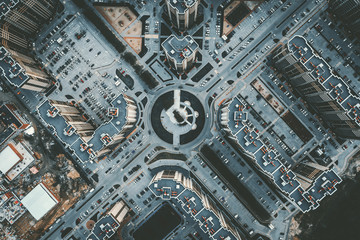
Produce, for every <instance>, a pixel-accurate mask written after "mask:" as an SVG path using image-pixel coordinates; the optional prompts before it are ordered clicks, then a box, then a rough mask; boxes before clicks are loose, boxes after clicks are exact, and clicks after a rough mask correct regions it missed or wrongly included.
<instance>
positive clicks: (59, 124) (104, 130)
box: [37, 94, 127, 162]
mask: <svg viewBox="0 0 360 240" xmlns="http://www.w3.org/2000/svg"><path fill="white" fill-rule="evenodd" d="M111 104H112V107H113V108H114V109H117V114H116V115H112V118H111V120H110V121H108V122H105V123H103V124H102V125H100V126H99V127H98V128H97V129H96V130H95V132H94V134H93V136H92V138H91V139H90V140H89V141H88V142H87V143H85V142H84V141H83V140H82V139H81V138H80V136H79V135H78V134H77V133H76V132H74V133H73V134H65V131H64V130H65V129H68V128H69V127H71V126H70V125H69V124H68V123H67V122H66V120H65V119H64V118H63V117H62V116H61V115H60V114H54V115H52V116H51V115H49V114H48V113H49V112H51V111H54V107H53V106H52V105H51V104H50V102H49V101H45V102H43V103H42V104H41V105H40V106H39V107H38V109H37V110H38V113H39V116H40V117H41V119H42V120H43V121H44V123H45V124H46V125H48V126H51V128H52V129H53V131H54V133H55V134H56V135H57V137H58V138H59V139H60V140H61V141H62V142H63V143H64V144H65V145H67V146H70V147H71V149H73V150H74V154H75V155H76V156H77V157H78V158H79V159H80V160H81V161H82V162H85V161H87V160H89V159H92V158H94V157H95V153H96V152H98V151H100V150H101V149H103V148H104V147H105V146H106V145H107V144H108V142H107V141H105V140H106V139H108V140H109V141H110V142H111V141H112V140H111V138H112V137H113V136H115V135H117V134H119V133H120V132H121V130H122V129H123V126H124V125H125V123H126V107H127V103H126V101H125V99H124V97H123V95H122V94H120V95H119V96H118V97H117V98H115V99H114V100H113V102H112V103H111ZM110 110H111V109H110ZM84 146H89V147H85V148H84ZM90 146H91V147H90Z"/></svg>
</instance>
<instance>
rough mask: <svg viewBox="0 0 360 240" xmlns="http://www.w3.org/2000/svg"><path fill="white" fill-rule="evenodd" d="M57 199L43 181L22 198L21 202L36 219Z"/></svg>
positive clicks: (56, 201)
mask: <svg viewBox="0 0 360 240" xmlns="http://www.w3.org/2000/svg"><path fill="white" fill-rule="evenodd" d="M58 202H59V201H58V200H57V199H56V198H55V196H54V195H53V194H52V193H51V192H50V191H49V190H48V189H47V188H46V186H45V185H44V184H43V183H40V184H38V185H37V186H36V187H35V188H34V189H33V190H31V191H30V192H29V193H28V194H27V195H26V196H25V197H24V198H23V199H22V200H21V203H22V204H23V205H24V207H25V208H26V209H27V210H28V211H29V212H30V214H31V215H32V216H33V217H34V218H35V219H36V220H37V221H38V220H40V219H41V218H42V217H43V216H44V215H45V214H46V213H47V212H48V211H50V210H51V209H52V208H53V207H54V206H55V205H56V204H57V203H58Z"/></svg>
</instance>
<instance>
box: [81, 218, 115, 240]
mask: <svg viewBox="0 0 360 240" xmlns="http://www.w3.org/2000/svg"><path fill="white" fill-rule="evenodd" d="M118 227H119V224H118V222H117V221H116V220H115V219H114V218H113V217H112V216H111V215H106V216H105V217H103V218H101V219H100V220H99V221H97V222H96V223H95V225H94V228H93V229H92V231H91V233H90V235H89V236H88V237H87V238H86V239H87V240H103V239H110V237H111V236H112V235H114V234H115V232H116V229H117V228H118Z"/></svg>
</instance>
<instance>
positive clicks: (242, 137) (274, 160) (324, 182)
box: [227, 97, 341, 212]
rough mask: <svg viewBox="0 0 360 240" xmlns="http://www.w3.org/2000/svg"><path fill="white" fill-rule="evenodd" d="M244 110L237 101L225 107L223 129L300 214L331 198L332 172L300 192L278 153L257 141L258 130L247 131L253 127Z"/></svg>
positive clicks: (337, 179) (334, 177)
mask: <svg viewBox="0 0 360 240" xmlns="http://www.w3.org/2000/svg"><path fill="white" fill-rule="evenodd" d="M247 109H248V108H247V105H246V103H244V102H243V101H242V100H240V99H239V98H237V97H236V98H234V99H233V101H232V102H231V103H230V104H229V106H228V111H229V112H228V116H229V119H228V122H227V127H228V128H229V129H230V131H231V134H232V135H233V136H234V137H236V140H237V142H238V144H239V145H240V146H241V148H242V149H243V150H244V151H245V152H246V153H247V154H249V155H250V156H252V157H253V158H254V160H255V162H256V164H257V165H258V166H259V167H260V168H261V169H262V170H263V171H264V172H265V173H266V174H267V175H269V176H270V177H271V178H272V180H273V181H274V183H275V184H276V185H277V186H278V187H279V188H280V189H281V191H282V192H283V193H285V194H286V195H288V196H290V197H291V199H292V200H293V202H294V203H295V204H296V205H297V206H298V207H299V208H300V209H301V211H302V212H307V211H309V210H311V208H313V209H315V208H317V207H318V206H319V202H320V201H321V200H322V199H323V198H324V197H325V196H326V195H327V194H329V195H331V194H332V193H333V192H334V191H335V190H336V188H335V185H336V184H338V183H340V182H341V178H340V177H339V176H338V175H337V174H336V173H335V172H334V171H333V170H328V171H325V172H323V173H322V174H321V175H320V176H319V177H318V178H317V179H315V181H314V183H313V185H312V186H311V187H310V188H309V189H308V190H307V191H304V190H303V189H302V187H301V184H300V182H299V181H298V180H297V179H296V175H295V174H294V172H293V171H291V170H289V169H287V168H286V167H285V166H284V165H283V164H282V163H281V161H280V157H281V156H280V153H279V152H278V151H277V150H276V149H275V148H274V147H271V148H270V147H268V146H267V145H266V144H265V143H264V142H263V141H262V140H261V139H260V135H259V130H257V129H256V128H252V127H250V126H256V125H255V123H252V122H250V120H249V119H248V118H247V116H248V110H247Z"/></svg>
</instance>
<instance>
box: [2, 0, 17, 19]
mask: <svg viewBox="0 0 360 240" xmlns="http://www.w3.org/2000/svg"><path fill="white" fill-rule="evenodd" d="M18 2H19V0H2V1H1V3H0V20H1V19H2V18H3V17H4V16H5V15H6V14H7V13H8V12H9V11H10V10H11V9H12V8H14V7H15V5H16V4H17V3H18Z"/></svg>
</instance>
